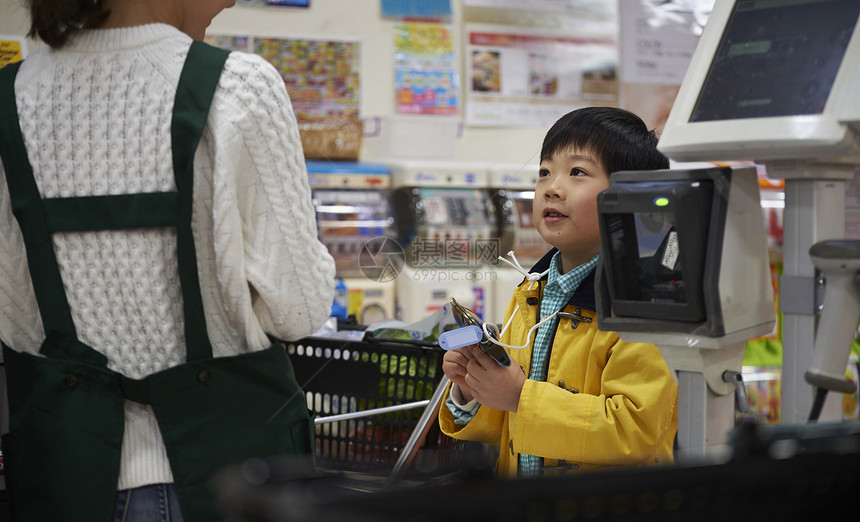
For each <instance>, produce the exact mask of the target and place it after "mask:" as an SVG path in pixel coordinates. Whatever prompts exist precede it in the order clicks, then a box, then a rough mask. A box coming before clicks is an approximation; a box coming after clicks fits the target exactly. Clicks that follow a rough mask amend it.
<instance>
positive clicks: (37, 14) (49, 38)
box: [27, 0, 109, 48]
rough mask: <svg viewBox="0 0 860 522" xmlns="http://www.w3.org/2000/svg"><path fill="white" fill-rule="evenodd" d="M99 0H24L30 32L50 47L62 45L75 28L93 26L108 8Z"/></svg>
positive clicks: (104, 14)
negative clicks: (25, 0)
mask: <svg viewBox="0 0 860 522" xmlns="http://www.w3.org/2000/svg"><path fill="white" fill-rule="evenodd" d="M102 3H103V2H102V0H27V4H28V6H29V7H30V32H29V33H27V36H30V37H32V38H35V37H36V36H37V35H38V36H39V38H41V39H42V41H44V42H45V43H46V44H48V45H50V46H51V47H53V48H59V47H62V46H63V45H64V44H65V43H66V42H67V41H68V39H69V37H70V36H71V35H72V34H74V33H75V32H76V31H78V30H80V29H83V28H88V27H97V26H98V25H99V24H101V23H102V22H103V21H104V19H105V18H107V15H108V12H109V11H107V10H106V9H105V8H104V6H103V5H102Z"/></svg>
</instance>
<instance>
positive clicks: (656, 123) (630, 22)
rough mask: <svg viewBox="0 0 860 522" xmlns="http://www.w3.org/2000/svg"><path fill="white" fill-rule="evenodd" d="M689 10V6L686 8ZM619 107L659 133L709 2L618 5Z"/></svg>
mask: <svg viewBox="0 0 860 522" xmlns="http://www.w3.org/2000/svg"><path fill="white" fill-rule="evenodd" d="M687 4H691V5H687ZM620 7H622V8H623V9H619V16H618V22H619V26H620V29H621V30H620V34H621V37H620V40H619V63H620V65H619V77H620V78H621V92H620V97H621V105H622V107H624V108H625V109H627V110H629V111H632V112H634V113H636V114H637V115H638V116H639V117H640V118H642V119H643V120H644V121H645V124H646V125H648V127H649V128H662V127H663V125H665V123H666V119H667V118H668V117H669V111H670V110H671V108H672V104H673V103H674V101H675V97H676V96H677V94H678V89H679V88H680V87H681V81H682V80H683V79H684V74H685V73H686V72H687V67H688V66H689V65H690V60H692V58H693V52H694V51H695V50H696V45H697V44H698V42H699V36H700V35H701V33H702V28H703V26H704V23H705V21H706V20H707V16H708V14H710V11H711V8H712V7H713V0H697V1H695V2H686V3H685V4H681V3H678V4H667V3H665V2H660V1H659V0H620Z"/></svg>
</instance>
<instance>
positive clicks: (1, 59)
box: [0, 34, 27, 68]
mask: <svg viewBox="0 0 860 522" xmlns="http://www.w3.org/2000/svg"><path fill="white" fill-rule="evenodd" d="M26 57H27V42H26V40H24V38H22V37H20V36H8V35H2V34H0V68H2V67H3V66H5V65H9V64H10V63H15V62H20V61H21V60H23V59H24V58H26Z"/></svg>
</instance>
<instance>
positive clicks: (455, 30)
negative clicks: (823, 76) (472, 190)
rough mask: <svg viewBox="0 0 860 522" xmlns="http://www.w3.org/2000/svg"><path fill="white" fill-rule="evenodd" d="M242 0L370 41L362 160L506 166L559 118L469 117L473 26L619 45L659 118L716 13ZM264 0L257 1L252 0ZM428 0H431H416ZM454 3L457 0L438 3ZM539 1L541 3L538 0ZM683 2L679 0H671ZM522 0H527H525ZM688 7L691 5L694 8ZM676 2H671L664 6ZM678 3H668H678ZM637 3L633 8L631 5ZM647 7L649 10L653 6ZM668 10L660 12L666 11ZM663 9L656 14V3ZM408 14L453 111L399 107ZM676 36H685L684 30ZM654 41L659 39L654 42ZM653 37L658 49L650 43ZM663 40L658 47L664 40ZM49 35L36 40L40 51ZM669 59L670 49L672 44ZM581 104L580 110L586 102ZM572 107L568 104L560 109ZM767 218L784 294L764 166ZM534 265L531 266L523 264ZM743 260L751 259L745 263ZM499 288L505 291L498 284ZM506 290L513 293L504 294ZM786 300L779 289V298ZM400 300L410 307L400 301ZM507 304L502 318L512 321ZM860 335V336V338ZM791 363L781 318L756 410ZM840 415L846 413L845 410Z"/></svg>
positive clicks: (770, 411)
mask: <svg viewBox="0 0 860 522" xmlns="http://www.w3.org/2000/svg"><path fill="white" fill-rule="evenodd" d="M243 3H244V4H247V3H248V2H242V1H240V2H239V3H238V5H237V6H236V7H234V8H231V9H228V10H226V11H224V12H222V13H221V14H220V15H219V16H218V17H217V18H216V19H215V20H214V21H213V23H212V24H211V26H210V27H209V31H208V34H221V35H247V36H257V37H265V38H281V39H310V40H345V41H350V42H358V43H359V44H360V57H359V64H360V66H359V85H360V102H359V105H358V107H357V109H358V111H357V112H358V115H359V118H360V121H361V122H362V124H363V138H362V140H361V145H360V149H359V150H358V151H357V154H356V156H357V157H356V158H354V159H355V160H357V163H359V164H382V165H385V164H388V163H391V162H394V163H397V162H408V161H413V160H415V161H425V162H431V163H432V162H450V163H455V164H459V165H462V166H463V169H464V170H469V169H474V168H480V167H481V165H483V164H489V163H494V164H505V165H508V166H510V167H511V168H512V169H513V170H514V171H516V170H517V169H522V170H524V171H528V170H529V169H530V168H533V167H534V165H536V164H537V162H538V153H539V150H540V144H541V141H542V139H543V137H544V134H545V133H546V130H547V128H548V127H549V125H551V124H552V122H553V121H554V119H553V118H548V119H546V120H545V121H532V122H530V123H529V124H527V125H518V124H510V123H508V124H505V125H498V126H497V125H475V124H474V122H470V121H469V120H468V118H467V117H466V115H467V111H468V110H469V107H468V104H469V103H470V102H471V101H473V100H474V99H475V98H474V97H470V95H469V93H468V90H469V79H468V76H467V75H468V70H467V64H466V61H467V58H466V56H467V44H468V42H467V40H468V34H469V33H468V29H469V27H470V25H471V24H489V25H492V26H507V27H509V28H511V29H512V31H516V30H517V29H519V30H521V31H522V32H524V33H528V34H540V33H546V34H549V35H567V37H576V38H583V39H589V38H594V39H597V40H601V41H604V40H607V39H608V40H612V41H614V42H615V43H616V49H617V53H618V54H617V56H618V61H617V65H616V68H615V73H616V74H617V85H618V88H617V99H615V100H613V101H610V102H608V103H607V104H609V105H616V104H617V105H618V106H621V107H624V108H627V109H630V110H632V111H634V112H637V113H638V114H639V115H640V116H641V117H642V118H643V119H644V120H645V121H646V123H647V124H648V125H649V127H652V128H658V129H659V125H661V124H662V122H663V121H665V117H666V116H667V114H668V108H669V107H670V106H671V101H672V97H673V96H674V94H675V93H676V92H677V88H678V86H679V85H680V81H681V79H682V76H683V69H684V59H685V56H686V59H687V60H689V56H691V55H692V52H693V49H694V48H695V43H696V30H697V29H696V28H697V27H700V25H698V24H700V23H702V22H704V19H703V18H702V16H701V15H702V13H703V12H706V7H707V4H709V3H711V4H712V2H709V1H708V0H703V1H701V2H699V4H698V7H696V10H695V12H694V10H691V8H689V6H692V5H696V3H695V2H676V4H679V6H678V9H677V10H676V11H674V12H673V13H669V11H668V10H664V14H666V13H669V14H667V15H666V16H665V18H663V19H659V16H658V17H657V18H652V19H651V22H653V23H654V27H657V28H658V29H659V30H655V33H654V34H657V35H662V36H663V37H666V38H667V39H666V41H663V42H661V41H660V40H659V38H656V39H651V40H648V39H643V38H637V37H634V35H631V34H629V33H627V32H625V29H626V28H628V26H627V25H625V23H624V21H623V20H624V16H623V15H624V13H625V10H643V9H644V8H643V4H650V5H652V6H655V5H657V4H661V2H657V1H652V0H581V1H576V0H569V1H568V2H556V4H559V3H561V4H565V5H566V6H567V7H566V8H564V9H561V10H544V9H540V8H539V7H540V6H541V5H545V4H547V3H551V2H549V0H532V1H531V2H530V1H520V2H514V1H502V2H496V5H503V6H506V7H509V8H497V7H489V4H490V2H481V1H475V0H472V1H470V0H451V2H450V8H451V13H450V15H447V16H441V17H433V18H432V19H429V20H427V19H424V20H416V19H406V18H404V17H402V16H385V15H384V13H383V8H382V4H383V3H384V2H382V1H381V0H310V5H309V7H308V8H296V7H274V6H264V5H263V6H247V5H243ZM252 3H253V2H252ZM258 3H259V2H258ZM413 3H414V4H421V3H422V2H413ZM427 3H428V4H435V5H446V4H447V2H427ZM530 4H534V5H533V6H532V7H533V8H530ZM670 4H671V3H670ZM517 5H519V6H520V8H517V9H514V8H513V7H515V6H517ZM684 6H687V7H686V9H685V8H684ZM664 7H665V6H664ZM666 9H668V8H666ZM0 12H2V13H3V14H2V16H0V39H3V38H5V37H9V36H12V37H23V36H24V35H25V34H26V32H27V30H28V17H27V14H26V10H25V8H24V7H23V5H22V4H21V2H20V1H19V0H0ZM628 12H629V11H628ZM643 12H644V11H643ZM654 13H656V11H654ZM652 14H653V13H652ZM404 21H417V22H431V23H441V24H443V25H444V26H445V27H447V28H448V30H449V31H450V35H451V37H452V39H453V53H454V64H455V65H454V72H455V74H456V77H457V78H458V106H457V113H456V114H453V115H439V114H421V115H405V114H402V113H399V112H398V109H397V103H396V100H397V92H396V83H397V82H396V78H395V45H394V39H395V31H396V29H397V27H398V26H399V25H400V24H402V23H404ZM673 35H674V36H673ZM649 42H650V43H649ZM684 45H686V46H687V53H686V54H685V53H678V52H677V51H678V50H679V46H680V47H683V46H684ZM643 46H645V47H648V46H651V47H650V48H649V49H645V50H644V51H643ZM654 46H656V48H655V47H654ZM661 46H662V49H663V50H664V51H675V55H674V57H672V58H667V59H666V61H665V62H664V65H665V67H666V69H665V78H664V80H663V81H662V82H661V81H658V80H654V81H650V82H643V83H636V82H630V81H628V78H630V77H633V76H636V77H637V78H641V77H642V71H636V70H632V69H631V67H632V66H633V65H635V63H634V62H635V60H631V59H630V57H631V56H634V55H636V54H637V53H641V52H645V51H647V52H651V53H652V55H653V53H654V52H655V49H659V48H660V47H661ZM41 47H42V44H41V43H40V42H38V41H35V40H32V39H27V40H26V50H27V51H28V52H30V53H32V52H34V51H36V50H38V49H40V48H41ZM663 57H664V58H665V57H666V55H665V54H664V55H663ZM575 106H576V104H575V103H574V104H571V105H570V106H569V107H568V110H569V109H573V108H575ZM559 115H561V114H559ZM314 160H315V161H319V160H322V161H323V162H329V163H331V164H333V165H338V164H346V162H349V160H348V159H347V160H344V159H342V158H315V159H314ZM761 174H762V177H761V180H760V186H761V188H762V201H763V204H762V207H763V212H762V216H763V219H765V222H766V226H767V230H768V232H769V247H770V253H771V262H772V270H773V274H774V279H773V280H774V286H775V292H776V295H777V298H778V284H779V277H778V276H779V270H780V266H781V259H780V246H781V235H782V223H781V220H782V207H781V205H782V197H783V196H782V193H781V189H782V185H781V183H780V182H779V181H776V180H768V179H767V178H766V177H765V174H766V173H764V172H763V170H762V171H761ZM845 205H846V233H847V237H848V238H849V239H860V190H858V181H857V176H855V180H854V181H852V182H850V183H849V184H848V192H847V194H846V201H845ZM523 265H526V263H525V262H523ZM739 269H741V270H742V269H743V267H739ZM490 291H494V290H492V289H491V290H490ZM504 300H506V298H505V299H504ZM777 303H778V299H777ZM400 306H401V307H403V306H407V307H408V306H409V304H408V303H406V304H405V305H404V304H403V303H400ZM499 313H501V314H503V310H502V311H501V312H499ZM499 313H496V314H495V315H494V317H493V318H492V319H494V320H495V321H501V320H502V316H500V315H499ZM856 345H857V343H855V347H856ZM856 353H857V350H856V349H855V351H854V354H853V355H852V359H851V361H850V362H851V364H849V368H848V370H849V371H853V374H851V375H849V376H850V377H851V378H853V379H854V380H855V381H857V379H858V377H857V373H858V371H857V368H858V367H857V359H856ZM780 361H781V351H780V333H779V322H777V329H776V330H775V332H774V333H773V335H771V336H769V337H767V338H764V339H759V340H755V341H752V342H751V343H750V345H749V347H748V354H747V357H746V358H745V367H744V373H745V375H744V378H745V381H746V385H747V394H748V399H749V402H750V406H751V408H752V413H753V414H755V415H756V416H757V417H758V418H759V419H760V420H762V421H764V422H769V423H775V422H779V420H780V414H779V400H780V399H779V391H780V388H779V367H780ZM857 403H858V401H857V396H856V394H855V395H854V396H853V397H850V396H845V397H843V398H842V408H841V409H842V412H841V415H842V417H843V418H844V419H855V420H856V419H857V418H858V406H857ZM837 415H838V413H837Z"/></svg>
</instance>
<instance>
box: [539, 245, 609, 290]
mask: <svg viewBox="0 0 860 522" xmlns="http://www.w3.org/2000/svg"><path fill="white" fill-rule="evenodd" d="M597 257H598V255H595V256H594V257H592V258H591V259H590V260H588V261H586V262H585V263H583V264H581V265H579V266H578V267H576V268H574V269H573V270H571V271H570V272H568V273H566V274H562V273H560V272H559V270H558V267H559V266H560V265H561V252H556V253H555V255H554V256H552V261H550V264H549V273H548V274H547V283H546V289H547V290H548V291H549V290H550V287H553V289H555V288H558V290H559V291H561V292H562V293H564V294H565V295H568V296H571V295H573V292H575V291H576V288H577V287H578V286H579V284H580V283H581V282H582V280H583V279H585V277H586V276H587V275H588V274H589V273H591V271H592V270H594V268H595V267H596V266H597Z"/></svg>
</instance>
